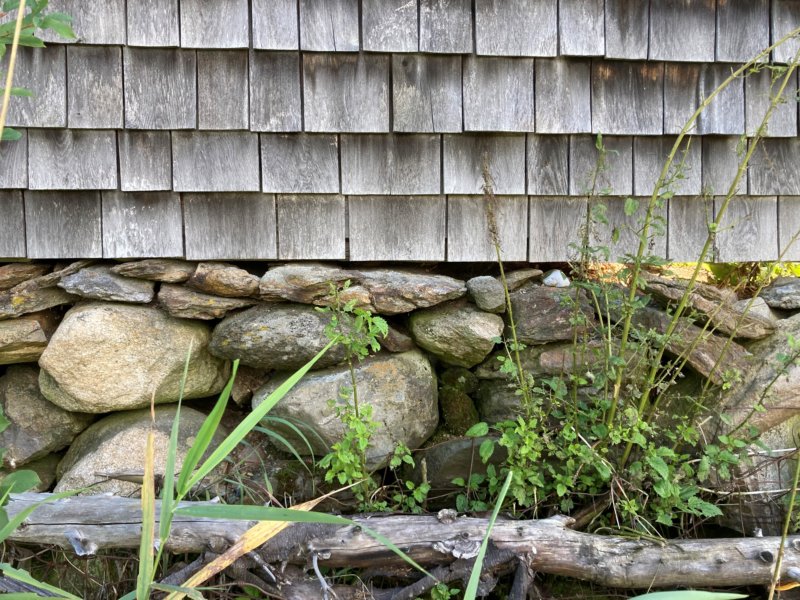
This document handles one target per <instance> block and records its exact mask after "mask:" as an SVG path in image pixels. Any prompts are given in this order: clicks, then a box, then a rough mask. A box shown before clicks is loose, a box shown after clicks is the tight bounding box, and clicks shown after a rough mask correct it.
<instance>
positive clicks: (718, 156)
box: [703, 136, 747, 196]
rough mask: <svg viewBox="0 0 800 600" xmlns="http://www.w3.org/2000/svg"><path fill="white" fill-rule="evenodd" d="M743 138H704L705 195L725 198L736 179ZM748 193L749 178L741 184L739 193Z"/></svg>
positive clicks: (742, 180)
mask: <svg viewBox="0 0 800 600" xmlns="http://www.w3.org/2000/svg"><path fill="white" fill-rule="evenodd" d="M740 141H741V138H739V137H737V136H725V137H722V136H707V137H704V138H703V193H704V194H709V195H714V196H724V195H725V194H727V193H728V188H730V186H731V184H732V183H733V179H734V177H736V170H737V169H738V166H739V161H740V160H741V152H740ZM745 191H747V176H746V175H745V177H743V178H742V179H741V181H740V183H739V190H738V193H743V192H745Z"/></svg>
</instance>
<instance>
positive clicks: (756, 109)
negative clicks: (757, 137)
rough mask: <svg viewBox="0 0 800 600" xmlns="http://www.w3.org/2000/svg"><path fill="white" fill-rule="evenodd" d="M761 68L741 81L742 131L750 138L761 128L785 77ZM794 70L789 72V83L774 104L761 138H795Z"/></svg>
mask: <svg viewBox="0 0 800 600" xmlns="http://www.w3.org/2000/svg"><path fill="white" fill-rule="evenodd" d="M772 75H773V72H772V71H771V70H769V69H764V70H762V71H759V72H757V73H750V74H749V75H748V76H747V77H746V78H745V80H744V85H745V100H746V104H745V128H746V131H747V135H749V136H752V135H754V134H755V133H756V131H757V130H758V129H759V128H760V127H761V123H762V121H763V120H764V117H765V116H766V114H767V109H768V108H769V106H770V104H771V102H772V100H773V98H775V97H776V96H777V94H778V91H779V90H780V87H781V84H782V82H783V80H784V77H785V75H779V74H778V73H775V75H776V78H775V79H774V80H773V77H772ZM797 98H798V96H797V71H795V72H794V73H792V75H791V81H790V83H789V84H787V86H786V89H785V90H784V94H783V100H780V101H779V103H778V104H776V105H775V109H774V110H773V111H772V113H771V115H770V117H769V120H768V122H767V123H766V127H765V128H764V130H763V131H762V135H765V136H768V137H794V136H796V135H797Z"/></svg>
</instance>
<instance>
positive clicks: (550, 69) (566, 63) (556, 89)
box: [534, 59, 592, 133]
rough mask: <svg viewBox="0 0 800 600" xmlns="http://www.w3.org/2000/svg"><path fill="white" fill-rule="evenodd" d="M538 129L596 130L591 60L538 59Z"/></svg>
mask: <svg viewBox="0 0 800 600" xmlns="http://www.w3.org/2000/svg"><path fill="white" fill-rule="evenodd" d="M534 70H535V72H536V84H535V86H534V89H535V90H536V131H537V132H538V133H588V132H590V131H591V130H592V90H591V65H590V63H589V61H588V60H574V59H537V60H536V66H535V68H534Z"/></svg>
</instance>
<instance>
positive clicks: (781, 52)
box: [772, 0, 800, 64]
mask: <svg viewBox="0 0 800 600" xmlns="http://www.w3.org/2000/svg"><path fill="white" fill-rule="evenodd" d="M798 27H800V0H772V43H773V44H775V43H777V42H778V41H780V40H781V39H782V38H784V37H785V36H787V35H789V34H790V33H791V32H792V31H794V30H795V29H797V28H798ZM798 50H800V39H798V38H794V39H789V40H788V41H786V42H784V43H783V44H781V45H780V46H778V47H777V48H775V50H773V51H772V58H773V60H774V61H775V62H779V63H787V64H788V63H790V62H792V60H793V59H794V56H795V54H797V51H798Z"/></svg>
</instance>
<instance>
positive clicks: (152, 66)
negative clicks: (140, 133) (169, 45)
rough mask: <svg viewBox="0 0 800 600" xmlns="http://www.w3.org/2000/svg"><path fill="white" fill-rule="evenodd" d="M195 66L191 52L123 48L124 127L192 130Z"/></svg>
mask: <svg viewBox="0 0 800 600" xmlns="http://www.w3.org/2000/svg"><path fill="white" fill-rule="evenodd" d="M196 62H197V54H196V52H194V51H193V50H162V49H155V48H129V47H126V48H124V49H123V51H122V63H123V69H124V70H125V85H124V87H125V127H127V128H129V129H194V127H195V125H196V124H197V89H196V87H197V78H196V75H197V68H196Z"/></svg>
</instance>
